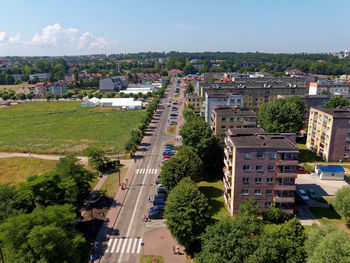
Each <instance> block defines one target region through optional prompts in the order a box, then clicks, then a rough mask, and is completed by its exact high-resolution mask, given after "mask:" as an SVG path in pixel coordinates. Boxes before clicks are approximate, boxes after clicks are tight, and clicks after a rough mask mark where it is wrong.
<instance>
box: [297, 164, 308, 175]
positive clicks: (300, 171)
mask: <svg viewBox="0 0 350 263" xmlns="http://www.w3.org/2000/svg"><path fill="white" fill-rule="evenodd" d="M297 173H298V174H309V173H310V171H309V170H307V169H306V168H304V167H301V166H299V167H298V168H297Z"/></svg>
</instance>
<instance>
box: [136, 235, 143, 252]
mask: <svg viewBox="0 0 350 263" xmlns="http://www.w3.org/2000/svg"><path fill="white" fill-rule="evenodd" d="M141 243H142V239H141V238H140V242H139V246H138V247H137V252H136V253H137V254H140V252H141Z"/></svg>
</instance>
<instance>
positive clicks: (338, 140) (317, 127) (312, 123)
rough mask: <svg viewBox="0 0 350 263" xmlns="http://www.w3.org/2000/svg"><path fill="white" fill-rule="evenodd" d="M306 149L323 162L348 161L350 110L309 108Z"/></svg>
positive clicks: (349, 150)
mask: <svg viewBox="0 0 350 263" xmlns="http://www.w3.org/2000/svg"><path fill="white" fill-rule="evenodd" d="M306 147H307V148H308V149H309V150H311V151H314V152H315V153H317V155H319V156H320V157H322V158H323V159H324V160H325V161H328V162H339V161H349V155H350V109H349V108H342V109H324V108H319V109H316V108H311V109H310V116H309V123H308V133H307V140H306Z"/></svg>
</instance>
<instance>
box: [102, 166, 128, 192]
mask: <svg viewBox="0 0 350 263" xmlns="http://www.w3.org/2000/svg"><path fill="white" fill-rule="evenodd" d="M127 172H128V167H127V166H121V167H120V184H122V183H123V182H124V178H125V175H126V173H127ZM129 183H130V182H129ZM120 184H119V172H115V173H111V174H110V175H108V177H107V179H106V180H105V181H104V183H103V185H102V186H101V188H100V190H105V191H106V196H108V197H112V198H114V196H115V195H116V194H117V192H118V191H119V189H120Z"/></svg>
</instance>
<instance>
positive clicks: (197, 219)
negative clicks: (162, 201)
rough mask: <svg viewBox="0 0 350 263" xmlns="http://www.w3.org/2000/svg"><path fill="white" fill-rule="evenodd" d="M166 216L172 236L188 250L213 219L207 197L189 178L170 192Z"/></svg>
mask: <svg viewBox="0 0 350 263" xmlns="http://www.w3.org/2000/svg"><path fill="white" fill-rule="evenodd" d="M164 217H165V218H166V219H167V221H166V224H167V226H168V228H169V230H170V232H171V234H172V236H173V237H174V238H175V239H176V240H177V241H178V242H179V243H180V244H181V245H183V246H184V247H185V248H186V249H187V250H190V248H191V246H192V245H193V242H194V241H195V240H196V239H197V238H198V237H199V235H200V234H201V233H203V231H204V230H205V227H206V226H207V225H208V224H210V221H211V216H210V213H209V207H208V201H207V199H206V198H205V196H204V195H203V194H202V193H201V192H200V191H199V190H198V187H197V185H196V184H195V183H194V182H193V181H191V180H190V179H189V178H184V179H182V180H181V182H179V184H178V185H177V186H176V187H175V188H174V189H173V190H172V191H171V192H170V194H169V197H168V200H167V205H166V207H165V213H164Z"/></svg>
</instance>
